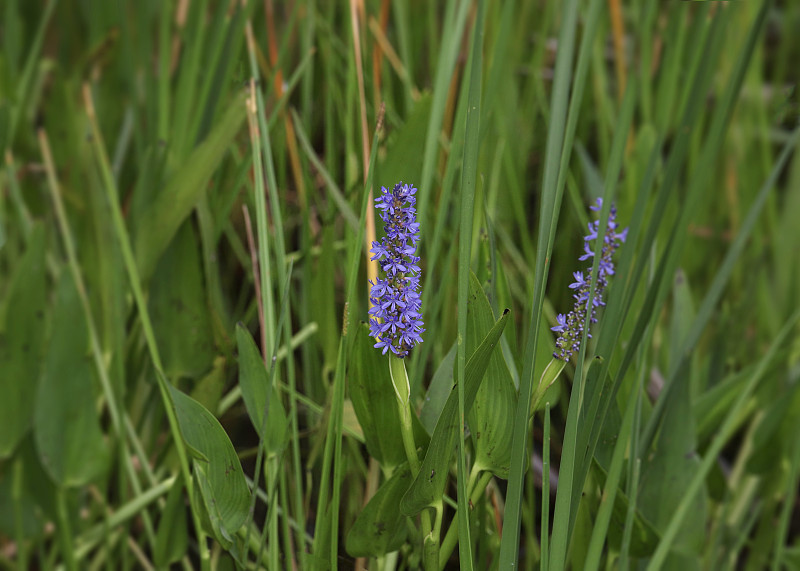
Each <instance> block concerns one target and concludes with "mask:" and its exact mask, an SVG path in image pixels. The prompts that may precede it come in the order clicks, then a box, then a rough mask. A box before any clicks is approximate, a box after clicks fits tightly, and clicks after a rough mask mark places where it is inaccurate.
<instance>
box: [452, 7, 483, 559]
mask: <svg viewBox="0 0 800 571" xmlns="http://www.w3.org/2000/svg"><path fill="white" fill-rule="evenodd" d="M485 10H486V4H485V2H484V1H483V0H478V11H477V15H476V17H475V24H474V26H473V29H472V39H471V40H470V43H471V45H470V56H469V64H468V68H469V92H468V103H467V123H466V125H465V127H464V156H463V159H462V164H461V193H460V201H461V209H460V210H461V214H460V217H459V219H460V222H459V233H458V335H457V337H456V342H457V344H458V351H457V353H456V378H457V379H464V378H466V377H465V374H466V373H465V371H466V365H467V355H468V354H467V348H466V337H467V305H468V302H467V298H468V297H469V281H470V275H471V272H470V263H471V261H472V230H473V219H474V216H475V191H476V188H477V182H478V177H477V173H478V153H479V150H480V127H481V87H482V74H483V35H484V25H485V23H484V14H485ZM464 388H465V387H464V384H462V383H459V384H458V386H457V392H458V433H457V434H458V462H457V467H458V470H457V473H458V478H457V480H456V485H457V489H458V553H459V562H460V565H461V568H462V569H466V570H467V571H469V570H471V569H472V566H473V563H472V547H473V546H472V540H471V538H470V527H469V511H468V507H467V506H468V502H469V492H468V490H467V474H468V472H467V451H466V445H465V442H464V424H465V421H466V414H467V407H466V398H465V397H466V395H465V391H464Z"/></svg>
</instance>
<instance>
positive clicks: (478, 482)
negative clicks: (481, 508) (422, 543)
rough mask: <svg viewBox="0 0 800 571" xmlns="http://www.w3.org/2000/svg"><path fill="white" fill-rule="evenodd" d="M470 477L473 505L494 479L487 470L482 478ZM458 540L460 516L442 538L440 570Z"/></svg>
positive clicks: (470, 497) (470, 493) (451, 523)
mask: <svg viewBox="0 0 800 571" xmlns="http://www.w3.org/2000/svg"><path fill="white" fill-rule="evenodd" d="M475 473H477V472H475ZM470 479H471V480H472V487H471V489H470V492H469V501H470V503H471V504H472V505H475V504H476V503H477V502H478V500H480V499H481V496H482V495H483V492H485V491H486V486H488V485H489V482H491V481H492V473H491V472H488V471H487V472H484V473H483V474H481V476H480V478H474V479H473V478H470ZM457 541H458V518H457V517H454V518H453V521H452V522H450V527H448V528H447V534H445V536H444V539H443V540H442V548H441V549H440V550H439V569H440V570H442V569H444V567H445V565H446V564H447V560H448V559H450V555H452V553H453V550H454V549H455V548H456V542H457Z"/></svg>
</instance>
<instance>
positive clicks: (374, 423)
mask: <svg viewBox="0 0 800 571" xmlns="http://www.w3.org/2000/svg"><path fill="white" fill-rule="evenodd" d="M355 337H356V338H355V340H354V341H353V344H354V346H353V353H352V355H353V356H352V360H351V363H350V378H349V382H348V386H349V390H350V399H351V400H352V402H353V408H354V409H355V411H356V416H357V417H358V422H359V423H360V424H361V429H362V430H363V431H364V440H365V442H366V444H367V450H368V451H369V453H370V455H371V456H372V457H373V458H375V459H376V460H377V461H378V462H379V463H380V465H381V466H382V467H383V469H384V470H392V469H393V468H394V467H395V466H399V465H400V464H402V463H403V462H404V461H405V460H406V453H405V449H404V448H403V439H402V435H401V433H400V413H399V412H398V408H397V397H396V396H395V394H394V389H393V388H392V379H391V378H390V376H389V361H388V359H387V357H386V355H381V352H380V351H379V350H378V349H375V348H374V347H373V345H374V344H375V342H374V340H373V339H372V337H370V336H369V329H368V327H367V325H366V324H365V323H361V324H359V326H358V327H357V328H356V335H355Z"/></svg>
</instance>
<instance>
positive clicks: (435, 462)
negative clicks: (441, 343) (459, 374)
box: [400, 310, 509, 515]
mask: <svg viewBox="0 0 800 571" xmlns="http://www.w3.org/2000/svg"><path fill="white" fill-rule="evenodd" d="M508 316H509V311H508V310H505V311H504V312H503V315H502V317H500V319H498V320H497V322H496V323H495V324H494V327H492V329H491V331H489V333H488V334H487V335H486V337H485V338H484V339H483V342H482V343H481V344H480V346H478V348H477V349H476V350H475V352H474V353H473V354H472V356H471V357H470V358H469V361H468V362H467V365H466V368H465V373H464V379H465V381H464V412H469V410H470V408H471V407H472V403H473V402H475V396H476V395H477V394H478V388H479V387H480V383H481V381H482V380H483V376H484V374H485V373H486V369H487V367H488V366H489V359H490V357H491V355H492V352H493V351H494V348H495V347H496V346H497V343H498V341H499V340H500V335H502V333H503V329H504V328H505V326H506V323H507V322H508ZM456 382H458V381H456ZM457 436H458V391H457V390H456V387H455V386H454V387H453V389H452V390H451V391H450V396H449V397H448V399H447V403H445V406H444V409H443V410H442V414H441V415H440V416H439V420H438V422H437V423H436V428H435V429H434V431H433V436H432V437H431V443H430V445H429V446H428V451H427V453H426V454H425V459H424V460H423V461H422V467H421V468H420V472H419V474H417V477H416V478H415V480H414V483H413V484H412V485H411V487H410V488H409V489H408V491H407V492H406V494H405V495H404V496H403V500H402V501H401V502H400V511H401V512H403V513H404V514H406V515H414V514H416V513H418V512H419V511H420V510H422V509H424V508H426V507H428V506H434V505H438V504H439V503H440V502H441V501H442V495H443V494H444V487H445V483H446V482H447V474H448V472H449V470H448V468H449V466H450V456H451V454H452V452H453V448H454V447H455V443H456V438H457Z"/></svg>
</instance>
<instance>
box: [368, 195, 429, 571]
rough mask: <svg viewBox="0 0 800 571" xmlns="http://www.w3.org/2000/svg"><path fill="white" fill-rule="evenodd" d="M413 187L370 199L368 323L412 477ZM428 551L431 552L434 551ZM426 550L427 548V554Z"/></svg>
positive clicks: (417, 317) (415, 461)
mask: <svg viewBox="0 0 800 571" xmlns="http://www.w3.org/2000/svg"><path fill="white" fill-rule="evenodd" d="M416 192H417V189H416V188H415V187H414V186H412V185H410V184H403V183H402V182H398V183H397V184H395V185H394V187H393V188H391V189H388V188H386V187H381V195H380V196H379V197H378V198H377V199H376V200H375V208H377V209H378V210H379V211H380V217H381V220H383V230H384V233H385V236H384V237H383V239H382V240H381V241H380V242H373V243H372V249H371V251H372V259H373V260H377V261H378V263H379V264H380V268H381V276H380V277H378V278H376V280H375V283H372V282H371V281H370V286H371V288H370V303H371V306H372V307H371V309H370V310H369V315H370V319H369V327H370V335H372V337H374V338H375V339H376V340H377V342H376V343H375V347H376V348H377V349H380V350H381V353H382V354H383V355H388V361H389V373H390V375H391V379H392V385H393V386H394V391H395V394H396V395H397V404H398V407H399V411H400V420H401V426H400V429H401V433H402V437H403V447H404V448H405V452H406V456H407V457H408V463H409V466H410V468H411V471H412V473H413V475H414V476H416V475H417V473H418V472H419V470H420V461H419V457H418V456H417V446H416V444H415V442H414V432H413V426H412V422H411V408H410V406H411V405H410V396H411V385H410V383H409V380H408V373H407V372H406V367H405V360H404V358H405V357H406V356H407V355H408V353H409V351H410V350H411V349H412V348H413V347H414V346H415V345H417V344H419V343H422V333H423V332H424V331H425V329H423V325H424V324H423V322H422V313H421V309H422V308H421V305H422V300H421V299H420V295H419V288H420V267H419V265H418V264H419V261H420V258H419V256H417V243H418V242H419V223H418V222H417V210H416V197H415V196H414V195H415V194H416ZM421 521H422V530H423V536H424V537H425V538H428V541H429V542H430V541H431V540H433V541H435V542H436V543H438V541H436V538H434V537H433V536H432V535H431V521H430V516H429V514H428V513H427V512H423V513H422V516H421ZM433 551H434V550H432V551H431V552H433ZM427 553H428V552H427V551H426V554H427ZM425 559H426V560H425V562H424V563H425V567H426V568H434V567H436V564H435V561H433V560H431V559H432V558H429V557H426V558H425Z"/></svg>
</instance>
